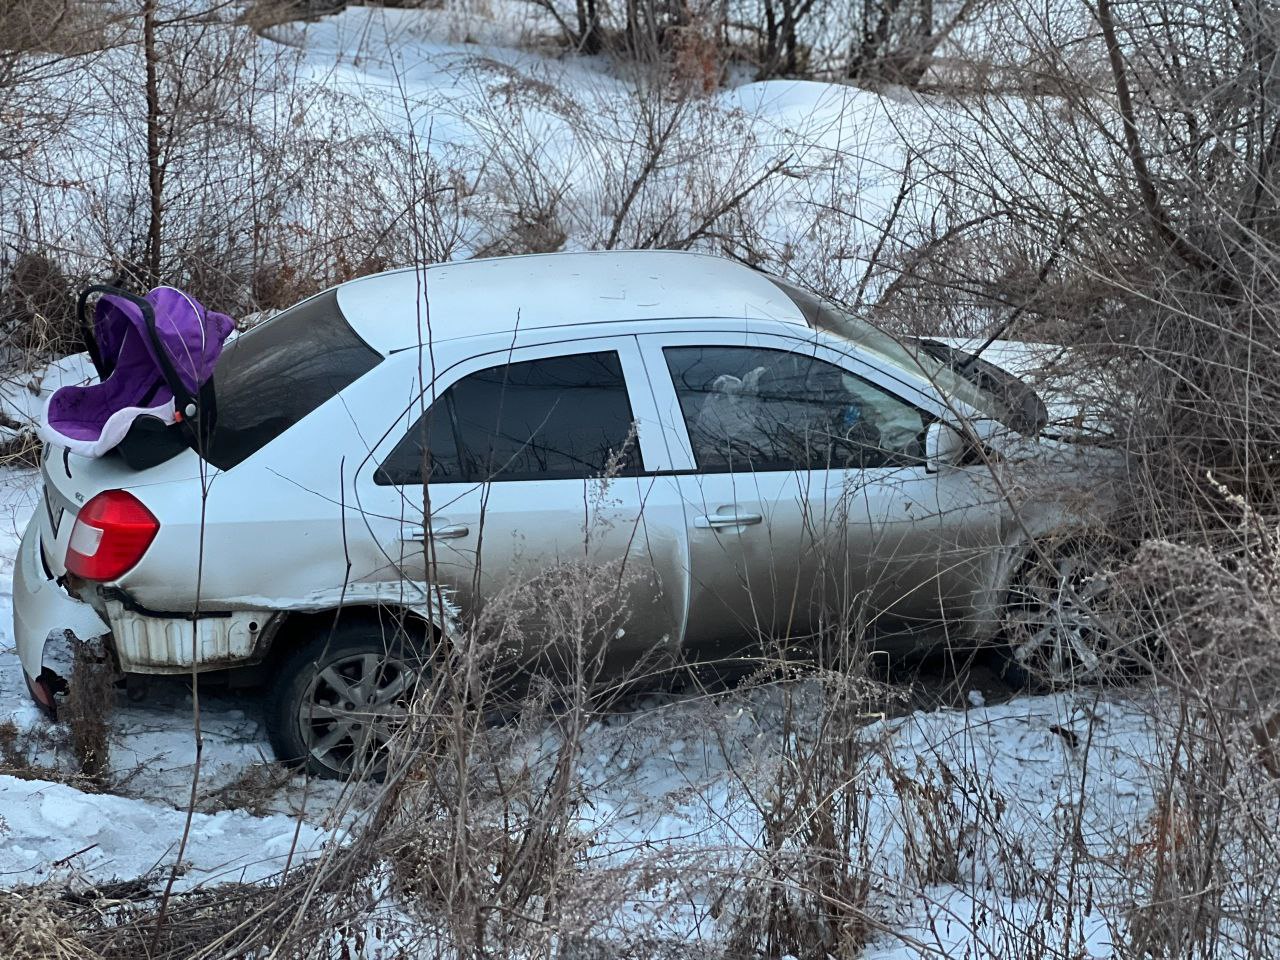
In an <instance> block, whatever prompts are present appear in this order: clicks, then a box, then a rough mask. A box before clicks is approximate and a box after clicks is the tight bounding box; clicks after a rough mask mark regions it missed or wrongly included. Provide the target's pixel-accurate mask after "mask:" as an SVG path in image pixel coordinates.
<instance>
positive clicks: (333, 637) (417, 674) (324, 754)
mask: <svg viewBox="0 0 1280 960" xmlns="http://www.w3.org/2000/svg"><path fill="white" fill-rule="evenodd" d="M424 670H425V663H424V661H423V659H422V652H421V650H420V649H419V648H418V645H417V644H416V643H414V642H413V641H412V640H410V638H409V637H408V636H407V635H406V634H405V632H404V629H403V626H402V625H400V624H396V623H393V622H391V621H390V619H389V618H388V619H387V620H386V621H384V622H381V623H380V622H379V620H378V619H377V618H375V617H368V618H367V619H366V618H359V619H356V620H346V621H340V622H339V623H338V625H337V626H336V627H334V628H332V629H322V630H320V631H318V634H317V635H316V636H314V637H313V638H312V639H311V640H310V641H308V642H307V643H305V644H304V645H303V646H301V647H299V648H298V649H296V650H294V651H292V652H291V653H290V654H289V655H288V656H286V657H285V658H284V659H283V660H282V661H281V662H280V664H279V667H278V669H277V671H276V674H275V678H274V680H273V681H272V684H271V688H270V690H269V691H268V702H267V710H266V720H267V732H268V734H269V736H270V738H271V745H272V747H273V748H274V749H275V752H276V756H277V758H279V759H280V760H283V761H285V762H287V763H298V764H302V765H305V766H306V768H307V770H309V771H310V772H311V773H313V774H316V775H317V776H321V777H328V778H335V779H336V778H341V779H348V778H352V777H375V778H379V777H381V776H383V775H384V774H385V773H386V767H387V756H388V748H389V746H390V743H391V741H392V740H393V739H394V737H395V736H396V734H397V733H398V732H399V731H400V730H401V729H403V728H404V726H405V724H406V723H407V722H408V717H409V707H410V704H411V703H412V701H413V697H414V695H415V693H417V691H418V688H419V686H420V684H421V683H422V679H423V676H424Z"/></svg>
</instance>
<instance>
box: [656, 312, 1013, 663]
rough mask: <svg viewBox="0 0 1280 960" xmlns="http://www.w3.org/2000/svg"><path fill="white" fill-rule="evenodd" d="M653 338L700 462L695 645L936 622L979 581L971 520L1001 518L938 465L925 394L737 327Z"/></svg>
mask: <svg viewBox="0 0 1280 960" xmlns="http://www.w3.org/2000/svg"><path fill="white" fill-rule="evenodd" d="M642 345H643V351H644V357H645V362H646V365H647V366H648V368H649V369H650V371H651V375H652V376H653V382H654V396H655V402H656V404H657V407H658V414H659V417H660V418H661V419H663V420H665V421H667V422H668V423H669V424H672V425H674V428H675V429H676V430H677V432H678V434H679V435H680V436H681V437H682V438H683V439H682V445H683V446H684V452H685V456H687V458H688V461H687V462H688V466H689V468H690V469H689V470H688V472H686V473H685V474H684V475H682V476H681V477H680V484H681V495H682V497H683V498H684V500H685V503H686V514H687V517H688V519H689V527H688V531H687V535H688V540H689V551H690V573H689V576H690V609H689V614H688V622H687V628H686V645H687V646H688V647H689V648H690V650H697V651H702V652H704V655H707V656H721V655H728V654H731V653H732V652H733V651H737V650H741V649H742V648H743V647H744V646H746V645H750V644H752V643H753V642H754V641H756V640H758V639H760V638H761V637H763V636H768V635H772V636H778V635H784V634H785V635H790V636H805V635H814V634H817V633H819V632H821V631H823V630H826V629H831V628H839V629H844V630H849V629H857V628H863V627H865V628H869V629H872V630H875V631H877V632H881V633H883V632H898V631H901V630H907V629H915V628H919V627H922V626H925V625H930V626H932V625H936V624H937V622H938V621H939V620H941V619H943V618H944V617H945V616H946V610H947V608H948V607H949V606H952V605H955V604H961V605H963V603H964V602H967V599H971V596H972V594H973V592H974V591H975V590H977V589H979V588H980V586H981V583H982V582H983V579H982V576H981V569H982V561H983V558H984V557H983V554H982V551H981V550H980V549H977V548H976V546H975V543H976V541H975V535H974V529H972V528H973V527H975V526H977V527H984V528H985V529H986V530H987V532H988V533H989V534H990V535H992V536H998V529H999V516H998V514H992V513H991V512H990V511H989V510H988V511H986V512H982V511H981V510H979V511H978V516H977V519H975V515H974V513H975V511H974V509H970V505H971V503H972V504H977V503H979V502H980V501H981V500H982V499H983V498H982V496H981V495H980V493H979V491H978V489H977V487H975V484H974V483H973V482H972V479H971V478H970V477H969V476H967V475H961V476H956V475H947V476H943V475H941V474H932V473H930V472H929V471H928V469H927V467H926V465H925V462H924V434H925V429H926V427H927V424H928V422H929V421H930V419H932V415H931V413H930V412H929V411H928V410H927V409H926V408H925V406H924V403H923V401H924V398H920V402H912V399H910V398H909V394H910V391H909V390H897V391H895V390H894V389H893V388H892V384H891V381H890V383H889V384H887V383H886V378H885V377H884V376H883V374H882V371H879V370H878V369H877V368H875V367H874V366H870V365H866V364H862V363H859V362H858V361H857V360H856V358H854V357H852V356H850V355H849V354H847V353H841V352H838V351H835V350H832V349H830V348H828V347H826V346H823V345H821V344H819V343H817V342H815V341H812V340H801V339H798V338H790V337H785V336H775V335H761V334H752V333H743V332H734V333H721V334H711V333H707V334H679V335H669V336H651V337H645V338H642ZM654 371H660V372H665V373H666V374H667V376H666V377H665V378H663V377H661V376H660V375H659V373H654ZM979 486H980V485H979ZM981 539H982V537H981V536H979V537H977V540H981Z"/></svg>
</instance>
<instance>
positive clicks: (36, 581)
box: [13, 513, 109, 682]
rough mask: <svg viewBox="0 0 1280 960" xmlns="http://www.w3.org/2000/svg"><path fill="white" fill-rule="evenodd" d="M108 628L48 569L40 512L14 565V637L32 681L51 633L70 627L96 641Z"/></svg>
mask: <svg viewBox="0 0 1280 960" xmlns="http://www.w3.org/2000/svg"><path fill="white" fill-rule="evenodd" d="M108 629H109V628H108V627H107V625H106V623H104V622H103V620H102V618H101V617H99V616H98V615H97V613H96V612H95V611H94V610H93V608H92V607H91V606H89V604H87V603H83V602H82V601H80V600H77V599H75V598H74V597H71V596H70V595H69V594H68V593H67V592H66V591H65V590H63V589H62V587H61V586H59V584H58V583H57V581H56V580H55V579H54V578H53V577H51V576H49V575H48V574H47V573H46V572H45V570H44V568H43V564H42V562H41V559H40V518H39V514H38V513H37V515H36V516H35V517H33V518H32V520H31V523H30V524H28V526H27V529H26V531H25V532H24V533H23V535H22V542H21V544H20V545H19V547H18V556H17V561H16V562H15V563H14V565H13V636H14V640H15V642H16V644H17V647H18V659H19V660H20V661H21V662H22V669H23V672H24V673H25V674H26V675H27V677H28V682H30V681H32V680H35V679H37V678H38V677H39V676H40V672H41V667H42V665H43V658H44V646H45V641H46V640H48V639H49V635H50V634H51V633H55V632H60V631H63V630H70V631H71V632H72V633H73V634H74V635H75V636H76V637H77V638H79V639H81V640H92V639H94V638H96V637H100V636H102V635H103V634H105V633H107V632H108Z"/></svg>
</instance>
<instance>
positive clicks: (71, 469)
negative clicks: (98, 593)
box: [36, 445, 200, 578]
mask: <svg viewBox="0 0 1280 960" xmlns="http://www.w3.org/2000/svg"><path fill="white" fill-rule="evenodd" d="M199 471H200V462H199V460H198V459H197V458H196V456H195V454H194V453H192V452H191V451H190V450H186V451H184V452H183V453H181V454H180V455H179V456H177V457H175V458H174V459H172V460H169V461H166V462H165V463H162V464H160V465H159V466H156V467H152V468H151V469H148V470H134V469H132V468H131V467H129V466H128V465H127V464H125V463H124V461H123V460H121V459H120V458H118V457H116V456H111V455H108V456H105V457H99V458H97V459H90V458H88V457H80V456H76V455H75V454H74V453H71V452H70V451H69V450H67V449H66V448H65V447H57V446H51V445H46V446H45V450H44V456H43V457H42V458H41V465H40V472H41V475H42V477H43V479H44V495H43V497H42V498H41V503H40V505H39V506H38V507H37V511H36V516H37V517H38V518H39V521H40V555H41V557H42V559H43V560H44V565H45V569H46V572H47V573H48V574H49V575H50V577H55V578H56V577H61V576H62V575H63V574H65V573H66V572H67V567H66V558H67V544H68V542H69V541H70V539H71V531H72V529H73V528H74V527H75V524H76V517H77V516H78V515H79V513H80V508H81V507H83V506H84V505H85V504H86V503H88V502H89V500H91V499H92V498H93V497H94V496H96V495H97V494H99V493H101V492H102V491H104V490H132V491H133V492H134V493H135V494H136V493H138V488H139V487H144V486H147V485H150V484H153V483H163V482H166V481H170V480H183V479H191V478H196V477H198V476H199ZM140 499H143V500H144V501H145V499H146V496H145V494H141V495H140Z"/></svg>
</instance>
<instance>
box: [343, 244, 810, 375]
mask: <svg viewBox="0 0 1280 960" xmlns="http://www.w3.org/2000/svg"><path fill="white" fill-rule="evenodd" d="M424 293H425V295H426V296H425V299H424ZM338 305H339V306H340V307H341V308H342V312H343V314H344V315H345V316H346V318H347V322H348V323H350V324H351V326H352V327H353V328H354V329H355V331H356V332H357V333H358V334H359V335H360V336H361V337H362V338H363V339H364V341H365V342H366V343H368V344H369V345H370V346H371V347H373V348H374V349H375V350H379V351H381V352H383V353H390V352H391V351H393V350H399V349H403V348H405V347H410V346H414V345H416V344H417V343H418V342H419V337H420V335H421V338H422V340H424V341H425V340H426V339H427V336H428V325H427V316H428V315H429V316H430V328H429V330H430V339H432V340H433V341H436V342H439V341H442V340H455V339H458V338H461V337H477V336H485V335H487V334H496V333H504V332H507V331H512V330H515V329H517V328H519V329H522V330H531V329H541V328H545V327H558V326H574V325H578V324H587V323H612V322H618V321H626V320H633V321H634V320H659V319H672V318H684V317H721V318H726V317H728V318H742V319H748V318H749V319H759V320H777V321H781V322H784V323H794V324H797V325H799V326H804V325H805V319H804V316H803V315H802V314H801V312H800V309H799V308H798V307H797V306H796V304H795V303H793V302H792V301H791V299H790V298H789V297H788V296H787V295H786V294H785V293H784V292H783V291H782V290H781V289H779V288H778V287H777V286H776V285H775V284H774V283H772V282H771V281H770V280H769V278H768V277H767V276H765V275H764V274H762V273H758V272H756V271H755V270H752V269H751V268H750V267H747V266H744V265H742V264H739V263H735V262H733V261H732V260H724V259H721V258H719V257H712V256H707V255H705V254H696V253H684V252H679V251H672V250H623V251H602V252H595V253H549V254H537V255H530V256H521V257H498V258H494V259H488V260H463V261H458V262H454V263H442V264H437V265H433V266H430V267H427V268H426V269H425V270H424V269H421V268H414V267H407V268H405V269H402V270H395V271H392V272H390V273H380V274H375V275H373V276H369V277H362V278H360V279H358V280H352V281H350V282H348V283H344V284H342V285H341V286H339V287H338Z"/></svg>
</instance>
